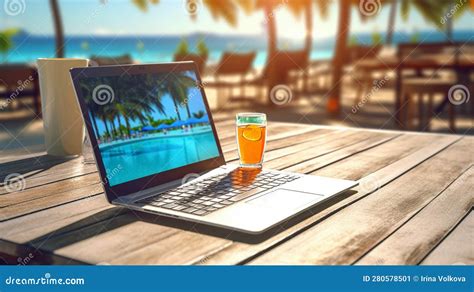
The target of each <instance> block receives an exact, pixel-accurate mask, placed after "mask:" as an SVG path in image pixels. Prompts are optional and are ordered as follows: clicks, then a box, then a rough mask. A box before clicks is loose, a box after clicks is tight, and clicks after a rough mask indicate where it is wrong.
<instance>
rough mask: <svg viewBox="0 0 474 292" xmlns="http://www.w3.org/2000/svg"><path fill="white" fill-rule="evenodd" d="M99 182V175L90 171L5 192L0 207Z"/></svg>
mask: <svg viewBox="0 0 474 292" xmlns="http://www.w3.org/2000/svg"><path fill="white" fill-rule="evenodd" d="M99 182H100V178H99V175H98V174H97V173H92V174H87V175H83V176H79V177H75V178H72V179H68V180H62V181H59V182H56V183H52V184H48V185H43V186H39V187H36V188H31V189H27V190H23V191H19V192H13V193H7V194H4V195H2V196H0V207H1V208H5V207H8V206H14V205H18V204H21V203H25V202H32V201H33V200H35V199H39V198H43V197H50V196H53V195H55V194H59V193H67V192H69V191H73V190H75V189H79V188H81V187H85V186H90V185H93V184H98V183H99Z"/></svg>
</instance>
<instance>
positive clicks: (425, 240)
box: [357, 167, 474, 265]
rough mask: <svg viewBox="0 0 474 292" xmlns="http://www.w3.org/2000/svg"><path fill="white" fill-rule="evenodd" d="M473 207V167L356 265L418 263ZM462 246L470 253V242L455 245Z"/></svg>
mask: <svg viewBox="0 0 474 292" xmlns="http://www.w3.org/2000/svg"><path fill="white" fill-rule="evenodd" d="M473 204H474V167H471V168H469V169H468V170H467V171H466V172H464V173H463V174H462V175H461V176H460V177H459V178H457V179H456V180H455V181H454V182H453V183H452V184H451V185H450V186H449V187H448V188H447V189H446V190H444V191H443V192H442V193H441V194H440V195H439V196H437V197H436V198H435V199H434V200H433V201H432V202H431V203H429V204H428V205H427V206H426V207H425V208H423V209H422V210H421V211H420V212H419V213H418V214H416V215H415V216H414V217H413V218H412V219H411V220H410V221H408V222H407V223H406V224H405V225H403V226H402V227H400V229H398V230H397V231H395V233H393V234H391V235H390V236H389V237H388V238H387V239H385V240H384V241H383V242H382V243H380V244H379V245H378V246H376V247H375V248H374V249H372V250H371V251H369V253H368V254H366V255H365V256H364V257H362V258H361V259H360V260H359V261H358V262H357V264H361V265H382V264H383V265H403V264H409V265H415V264H418V263H419V262H420V261H421V260H422V259H423V258H424V257H425V256H426V255H427V254H428V253H429V252H430V250H431V249H433V248H434V247H435V246H436V245H437V244H438V243H439V242H440V241H441V240H443V238H444V237H445V236H446V235H447V234H448V233H449V232H450V230H451V229H452V228H453V226H456V224H457V223H458V222H459V221H461V220H462V219H463V218H464V216H465V215H466V213H467V212H469V211H470V209H471V207H472V205H473ZM471 235H472V234H471ZM466 246H469V248H470V249H471V251H472V241H471V242H469V241H466V242H464V244H461V243H460V244H458V245H457V247H458V248H462V247H464V249H469V248H467V247H466ZM472 256H474V254H472ZM473 259H474V257H473Z"/></svg>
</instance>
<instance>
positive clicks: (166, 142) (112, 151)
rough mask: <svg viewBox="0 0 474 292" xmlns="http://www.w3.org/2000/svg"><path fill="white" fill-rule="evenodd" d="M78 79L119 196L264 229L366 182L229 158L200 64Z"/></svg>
mask: <svg viewBox="0 0 474 292" xmlns="http://www.w3.org/2000/svg"><path fill="white" fill-rule="evenodd" d="M71 77H72V80H73V84H74V88H75V91H76V95H77V100H78V102H79V105H80V108H81V111H82V115H83V118H84V122H85V125H86V128H87V133H88V136H89V139H90V141H91V144H92V148H93V152H94V157H95V160H96V164H97V168H98V170H99V174H100V178H101V181H102V184H103V188H104V192H105V195H106V197H107V200H108V201H109V202H110V203H111V204H114V205H120V206H124V207H126V208H129V209H132V210H137V211H144V212H148V213H153V214H157V215H162V216H169V217H174V218H179V219H182V220H187V221H192V222H197V223H202V224H208V225H212V226H218V227H223V228H226V229H231V230H236V231H240V232H244V233H251V234H258V233H262V232H264V231H266V230H268V229H270V228H272V227H274V226H276V225H277V224H279V223H281V222H282V221H285V220H288V219H289V218H291V217H293V216H295V215H297V214H299V213H301V212H303V211H305V210H307V209H309V208H311V207H313V206H315V205H317V204H321V203H323V202H324V201H326V200H328V199H330V198H332V197H334V196H336V195H338V194H340V193H342V192H343V191H345V190H347V189H350V188H352V187H354V186H356V185H357V183H356V182H354V181H349V180H341V179H334V178H326V177H320V176H312V175H303V174H298V173H291V172H285V171H277V170H271V169H265V167H263V168H262V169H243V168H240V167H239V166H238V165H234V164H227V163H226V161H225V159H224V155H223V152H222V148H221V145H220V142H219V137H218V134H217V131H216V127H215V124H214V121H213V119H212V113H211V111H210V110H209V104H208V101H207V99H206V94H205V92H204V86H203V85H202V82H201V79H200V76H199V73H198V70H197V69H196V66H195V64H194V63H193V62H177V63H166V64H146V65H118V66H104V67H88V68H73V69H71ZM232 131H233V130H232Z"/></svg>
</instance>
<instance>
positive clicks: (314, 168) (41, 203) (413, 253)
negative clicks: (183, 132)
mask: <svg viewBox="0 0 474 292" xmlns="http://www.w3.org/2000/svg"><path fill="white" fill-rule="evenodd" d="M217 126H218V132H219V135H220V139H221V142H222V144H223V151H224V152H225V157H226V159H227V161H229V162H236V159H237V153H236V145H235V143H234V122H233V121H232V120H231V119H226V120H223V121H220V122H218V125H217ZM473 146H474V138H473V137H469V136H457V135H438V134H418V133H403V132H396V131H377V130H373V131H371V130H360V129H350V128H334V127H322V126H311V125H301V124H288V123H269V137H268V144H267V152H266V162H265V166H266V167H268V168H275V169H285V170H288V171H296V172H301V173H307V174H313V175H322V176H330V177H336V178H343V179H352V180H358V181H359V182H360V186H359V187H356V188H354V189H353V190H351V191H348V192H346V193H344V194H343V195H341V196H339V197H337V198H336V199H334V200H332V201H330V202H328V203H327V204H325V205H323V206H319V207H316V208H314V209H312V210H310V211H308V212H306V213H304V214H302V215H300V216H298V217H297V218H294V219H292V220H289V221H287V222H284V223H283V224H281V225H280V226H278V227H276V228H274V229H272V230H270V231H269V232H267V233H265V234H263V235H259V236H248V235H245V234H240V233H236V232H230V231H227V230H223V229H219V228H211V227H206V226H202V225H198V224H193V223H187V222H182V221H179V220H175V219H169V218H164V217H158V216H152V215H150V214H145V213H139V212H132V211H129V210H126V209H123V208H120V207H115V206H112V205H109V204H108V203H107V202H106V201H105V198H104V195H103V193H102V189H101V185H100V184H99V178H98V175H97V172H96V169H95V166H93V165H83V164H82V159H81V158H76V159H72V160H67V161H65V160H60V159H55V158H51V157H48V156H45V155H44V154H37V155H29V156H23V157H21V156H18V157H15V158H12V157H7V158H3V157H0V163H1V164H0V173H1V176H2V177H1V179H2V181H3V178H4V177H5V176H6V175H7V174H10V173H13V172H16V173H22V174H24V176H25V177H26V188H25V189H24V190H22V191H18V192H7V191H6V189H5V188H2V189H0V194H1V195H0V207H1V209H0V210H1V211H0V217H1V218H0V219H1V223H0V252H1V254H0V256H1V258H0V260H2V259H3V260H4V261H10V262H13V263H17V261H18V262H19V261H21V260H24V259H26V258H28V259H30V260H28V262H29V263H33V262H34V263H45V264H80V263H82V264H84V263H85V264H453V263H457V264H460V263H464V264H473V263H474V253H473V246H472V234H473V229H474V220H473V218H474V216H473V212H472V210H473V203H474V198H473V197H474V196H473V194H474V193H473V192H474V191H473V190H474V167H473V161H474V157H473V156H474V155H473V150H472V149H473Z"/></svg>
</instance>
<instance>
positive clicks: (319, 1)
mask: <svg viewBox="0 0 474 292" xmlns="http://www.w3.org/2000/svg"><path fill="white" fill-rule="evenodd" d="M313 4H314V5H315V6H316V8H317V10H318V11H319V16H320V17H321V18H323V19H325V18H327V16H328V14H329V4H330V0H293V1H288V2H287V4H286V5H288V9H289V10H290V11H291V12H292V13H293V14H294V15H295V16H296V17H301V16H302V15H304V20H305V30H306V32H305V42H304V50H305V51H306V52H309V53H310V52H311V50H312V44H313Z"/></svg>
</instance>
